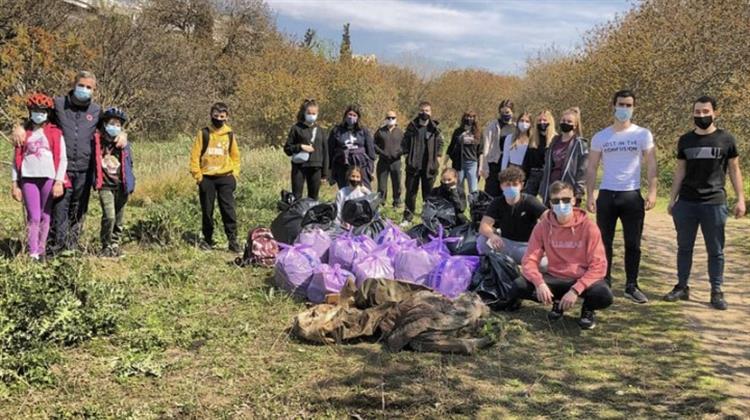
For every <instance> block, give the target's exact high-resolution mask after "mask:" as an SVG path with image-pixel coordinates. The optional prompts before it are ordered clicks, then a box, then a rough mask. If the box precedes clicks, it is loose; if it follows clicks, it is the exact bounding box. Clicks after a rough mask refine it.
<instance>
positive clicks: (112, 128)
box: [104, 124, 122, 138]
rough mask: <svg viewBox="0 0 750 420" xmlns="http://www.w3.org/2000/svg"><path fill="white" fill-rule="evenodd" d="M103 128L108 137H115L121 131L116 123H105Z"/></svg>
mask: <svg viewBox="0 0 750 420" xmlns="http://www.w3.org/2000/svg"><path fill="white" fill-rule="evenodd" d="M104 129H105V130H106V131H107V134H109V136H110V137H112V138H115V137H117V136H119V135H120V133H121V132H122V127H118V126H116V125H112V124H107V126H106V127H104Z"/></svg>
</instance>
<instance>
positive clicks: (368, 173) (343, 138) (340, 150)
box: [328, 105, 377, 189]
mask: <svg viewBox="0 0 750 420" xmlns="http://www.w3.org/2000/svg"><path fill="white" fill-rule="evenodd" d="M376 158H377V155H376V154H375V142H374V141H373V138H372V134H371V133H370V130H368V129H367V127H365V126H364V124H363V123H362V110H361V109H360V107H359V105H349V106H348V107H346V110H344V116H343V119H342V121H341V123H340V124H339V125H337V126H336V127H334V128H333V129H332V130H331V133H330V135H329V136H328V165H329V166H330V169H329V172H330V174H331V179H330V180H329V183H331V185H333V184H334V183H336V184H337V185H338V187H339V188H344V187H346V186H347V185H349V180H348V178H347V177H346V174H347V173H348V172H349V168H351V167H353V166H358V167H359V168H360V169H361V171H362V185H364V186H365V187H367V188H368V189H369V188H370V182H371V180H372V170H373V166H374V165H373V164H374V162H375V159H376Z"/></svg>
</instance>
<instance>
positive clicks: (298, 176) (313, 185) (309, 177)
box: [292, 163, 323, 200]
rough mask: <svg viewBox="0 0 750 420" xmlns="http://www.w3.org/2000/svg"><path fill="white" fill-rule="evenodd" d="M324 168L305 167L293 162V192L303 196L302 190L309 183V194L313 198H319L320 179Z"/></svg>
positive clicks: (297, 196) (295, 194)
mask: <svg viewBox="0 0 750 420" xmlns="http://www.w3.org/2000/svg"><path fill="white" fill-rule="evenodd" d="M322 175H323V168H313V167H304V166H302V165H298V164H294V163H293V164H292V194H294V197H296V198H302V190H304V188H305V183H307V196H308V197H309V198H312V199H313V200H317V199H318V194H319V193H320V179H321V177H322Z"/></svg>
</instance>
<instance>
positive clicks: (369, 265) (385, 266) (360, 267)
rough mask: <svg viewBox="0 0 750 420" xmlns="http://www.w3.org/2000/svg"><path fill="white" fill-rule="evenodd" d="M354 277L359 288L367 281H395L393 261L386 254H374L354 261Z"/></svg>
mask: <svg viewBox="0 0 750 420" xmlns="http://www.w3.org/2000/svg"><path fill="white" fill-rule="evenodd" d="M352 271H353V272H354V276H355V277H356V278H357V282H356V283H357V287H359V286H360V285H361V284H362V283H364V281H365V280H367V279H389V280H393V279H394V275H395V272H394V269H393V264H392V263H391V259H390V258H388V255H386V254H385V253H373V254H369V255H365V256H363V257H360V258H357V259H356V260H354V264H353V269H352Z"/></svg>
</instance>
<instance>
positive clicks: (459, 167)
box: [445, 111, 482, 194]
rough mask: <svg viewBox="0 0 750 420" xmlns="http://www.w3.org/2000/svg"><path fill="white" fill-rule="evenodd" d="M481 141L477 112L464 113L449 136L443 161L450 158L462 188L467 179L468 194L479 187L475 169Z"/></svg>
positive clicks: (479, 154)
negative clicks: (449, 140) (449, 139)
mask: <svg viewBox="0 0 750 420" xmlns="http://www.w3.org/2000/svg"><path fill="white" fill-rule="evenodd" d="M481 142H482V138H481V136H480V134H479V122H478V121H477V114H476V113H475V112H473V111H469V112H466V113H464V115H463V116H462V117H461V122H460V124H459V126H458V128H456V130H455V131H453V135H452V136H451V142H450V144H448V150H447V152H446V157H445V160H446V162H445V163H446V164H447V160H448V158H450V160H451V164H452V167H453V169H455V170H456V171H458V184H459V185H460V186H461V187H462V188H463V186H464V180H467V182H468V184H469V193H470V194H471V193H475V192H476V191H477V190H478V189H479V188H478V182H479V180H478V179H477V175H478V172H477V171H478V167H479V163H478V162H479V157H480V156H481V155H482V144H481Z"/></svg>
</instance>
